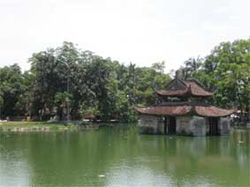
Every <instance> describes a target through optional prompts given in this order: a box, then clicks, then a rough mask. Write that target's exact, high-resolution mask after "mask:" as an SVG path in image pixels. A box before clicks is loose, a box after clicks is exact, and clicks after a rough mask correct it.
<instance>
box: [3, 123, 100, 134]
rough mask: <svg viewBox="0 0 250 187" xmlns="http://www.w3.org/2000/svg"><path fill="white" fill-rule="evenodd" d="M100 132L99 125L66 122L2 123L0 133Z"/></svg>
mask: <svg viewBox="0 0 250 187" xmlns="http://www.w3.org/2000/svg"><path fill="white" fill-rule="evenodd" d="M91 129H93V130H98V129H99V125H97V124H92V123H79V122H77V123H74V122H70V123H69V124H67V123H65V122H56V123H49V122H23V121H21V122H11V121H9V122H0V132H50V131H76V130H91Z"/></svg>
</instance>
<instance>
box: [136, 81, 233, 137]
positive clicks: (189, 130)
mask: <svg viewBox="0 0 250 187" xmlns="http://www.w3.org/2000/svg"><path fill="white" fill-rule="evenodd" d="M155 93H156V94H157V95H158V101H159V102H158V104H157V105H155V106H151V107H146V108H136V110H137V112H138V113H139V114H140V118H139V123H138V124H139V127H140V132H141V133H145V134H170V135H174V134H177V135H190V136H206V135H227V134H229V132H230V121H229V118H228V117H227V116H229V115H230V114H232V113H233V110H227V109H222V108H219V107H216V106H213V105H211V104H209V102H208V100H209V98H211V97H213V92H211V91H209V90H207V89H205V88H204V86H203V85H202V84H201V83H200V82H199V81H197V80H195V79H190V80H182V79H180V78H177V77H176V78H175V79H173V80H172V81H171V82H170V83H169V84H168V85H167V86H166V89H165V90H155Z"/></svg>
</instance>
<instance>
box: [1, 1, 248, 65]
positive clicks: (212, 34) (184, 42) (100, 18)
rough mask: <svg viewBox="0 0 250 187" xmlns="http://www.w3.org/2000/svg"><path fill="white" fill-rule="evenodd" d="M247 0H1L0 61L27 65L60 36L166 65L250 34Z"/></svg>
mask: <svg viewBox="0 0 250 187" xmlns="http://www.w3.org/2000/svg"><path fill="white" fill-rule="evenodd" d="M249 5H250V3H249V2H248V1H245V0H240V1H233V0H231V1H226V0H223V1H215V0H211V1H202V2H201V1H198V0H191V1H188V2H187V1H184V0H177V1H165V0H154V1H153V0H53V1H52V0H43V1H38V0H2V1H0V25H1V30H0V50H1V53H0V66H4V65H9V64H12V63H19V64H20V65H21V66H22V67H23V68H25V69H28V68H29V65H28V64H27V63H26V61H27V59H28V58H29V57H31V55H32V53H34V52H38V51H41V50H45V49H46V48H48V47H57V46H59V45H61V43H62V42H63V41H71V42H74V43H76V44H79V47H81V48H82V49H84V50H91V51H93V52H95V53H97V54H99V55H102V56H104V57H111V58H113V59H117V60H119V61H121V62H133V63H136V64H138V65H140V66H150V65H151V64H152V63H153V62H155V61H162V60H165V61H166V63H167V70H170V69H173V68H175V69H176V68H178V67H179V66H180V65H181V64H182V63H183V61H185V60H186V59H188V58H189V57H191V56H194V57H196V56H198V55H202V56H203V55H206V54H208V53H209V51H210V50H211V49H212V48H213V47H214V46H215V45H217V44H219V43H220V42H222V41H224V40H226V41H227V40H233V39H238V38H244V37H249V32H248V31H249V29H250V28H249V27H250V26H249V24H247V23H249V21H250V13H249V11H248V8H247V7H249Z"/></svg>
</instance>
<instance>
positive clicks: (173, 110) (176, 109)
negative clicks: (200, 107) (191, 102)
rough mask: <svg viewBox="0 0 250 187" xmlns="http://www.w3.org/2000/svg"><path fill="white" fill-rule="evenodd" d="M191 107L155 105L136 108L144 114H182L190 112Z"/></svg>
mask: <svg viewBox="0 0 250 187" xmlns="http://www.w3.org/2000/svg"><path fill="white" fill-rule="evenodd" d="M191 108H192V107H191V106H155V107H147V108H136V110H137V111H138V112H139V113H142V114H152V115H169V116H180V115H185V114H187V113H189V112H190V111H191Z"/></svg>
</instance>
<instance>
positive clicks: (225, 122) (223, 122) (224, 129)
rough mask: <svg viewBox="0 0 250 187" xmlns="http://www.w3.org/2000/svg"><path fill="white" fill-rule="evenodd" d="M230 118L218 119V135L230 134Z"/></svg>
mask: <svg viewBox="0 0 250 187" xmlns="http://www.w3.org/2000/svg"><path fill="white" fill-rule="evenodd" d="M230 128H231V126H230V120H229V119H228V118H220V119H219V130H220V135H229V134H230Z"/></svg>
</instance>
